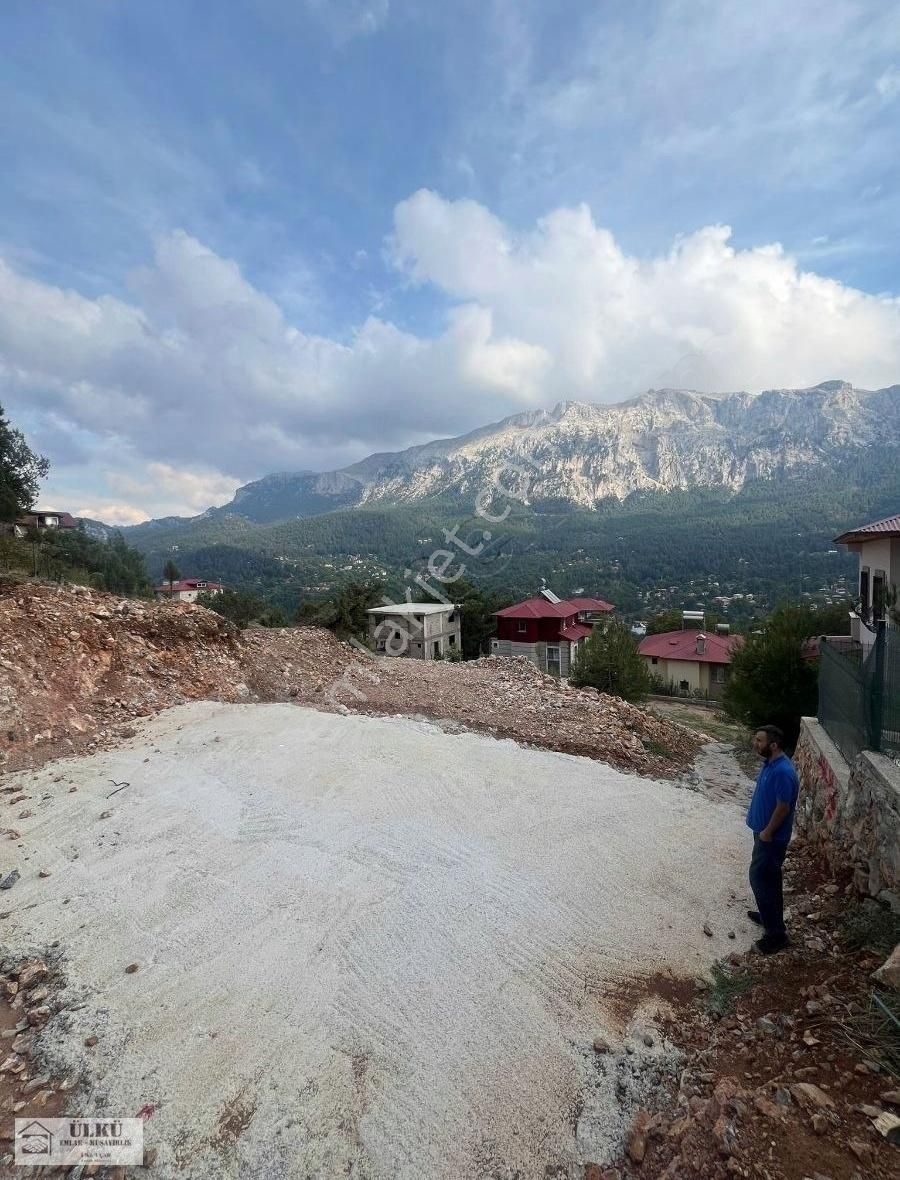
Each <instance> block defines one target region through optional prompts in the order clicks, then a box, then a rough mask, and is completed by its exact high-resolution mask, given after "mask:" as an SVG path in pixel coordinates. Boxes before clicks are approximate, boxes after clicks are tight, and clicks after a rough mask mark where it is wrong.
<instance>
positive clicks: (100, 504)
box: [74, 500, 150, 525]
mask: <svg viewBox="0 0 900 1180" xmlns="http://www.w3.org/2000/svg"><path fill="white" fill-rule="evenodd" d="M74 515H75V516H77V517H86V518H87V519H88V520H102V521H103V523H104V524H113V525H116V524H117V525H128V524H142V523H143V522H144V521H145V520H149V519H150V517H149V515H148V513H147V512H145V511H144V510H143V509H141V508H135V507H134V506H133V505H131V504H114V503H111V502H110V501H109V500H94V501H92V502H91V503H89V504H82V505H81V507H79V508H76V509H75V512H74Z"/></svg>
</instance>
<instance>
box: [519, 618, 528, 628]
mask: <svg viewBox="0 0 900 1180" xmlns="http://www.w3.org/2000/svg"><path fill="white" fill-rule="evenodd" d="M519 630H520V631H527V630H528V624H527V623H526V621H525V620H524V619H519Z"/></svg>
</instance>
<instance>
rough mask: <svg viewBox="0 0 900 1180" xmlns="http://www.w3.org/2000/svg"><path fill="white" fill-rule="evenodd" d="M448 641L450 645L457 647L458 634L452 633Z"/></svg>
mask: <svg viewBox="0 0 900 1180" xmlns="http://www.w3.org/2000/svg"><path fill="white" fill-rule="evenodd" d="M447 642H448V643H449V644H450V646H451V647H456V636H455V635H451V636H450V637H449V638H448V640H447Z"/></svg>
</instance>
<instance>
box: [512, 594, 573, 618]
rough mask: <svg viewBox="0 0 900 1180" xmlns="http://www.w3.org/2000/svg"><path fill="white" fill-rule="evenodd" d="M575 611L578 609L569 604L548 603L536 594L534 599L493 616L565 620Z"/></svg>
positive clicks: (528, 599) (519, 603) (516, 604)
mask: <svg viewBox="0 0 900 1180" xmlns="http://www.w3.org/2000/svg"><path fill="white" fill-rule="evenodd" d="M577 611H578V607H577V606H572V604H571V602H550V601H548V599H546V598H542V597H541V596H540V594H536V595H535V596H534V598H526V599H525V601H524V602H517V603H515V604H514V605H513V606H507V607H504V608H503V610H498V611H496V612H495V614H496V615H497V617H498V618H501V619H567V618H568V617H569V616H570V615H574V614H576V613H577Z"/></svg>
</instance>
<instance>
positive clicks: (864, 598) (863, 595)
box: [859, 565, 869, 619]
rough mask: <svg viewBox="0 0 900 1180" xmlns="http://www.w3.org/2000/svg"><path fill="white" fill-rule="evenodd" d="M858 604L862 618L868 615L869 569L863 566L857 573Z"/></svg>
mask: <svg viewBox="0 0 900 1180" xmlns="http://www.w3.org/2000/svg"><path fill="white" fill-rule="evenodd" d="M859 602H860V607H861V612H860V613H861V614H862V616H863V618H864V619H865V618H868V614H869V567H868V566H867V565H864V566H863V567H862V569H861V570H860V571H859Z"/></svg>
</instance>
